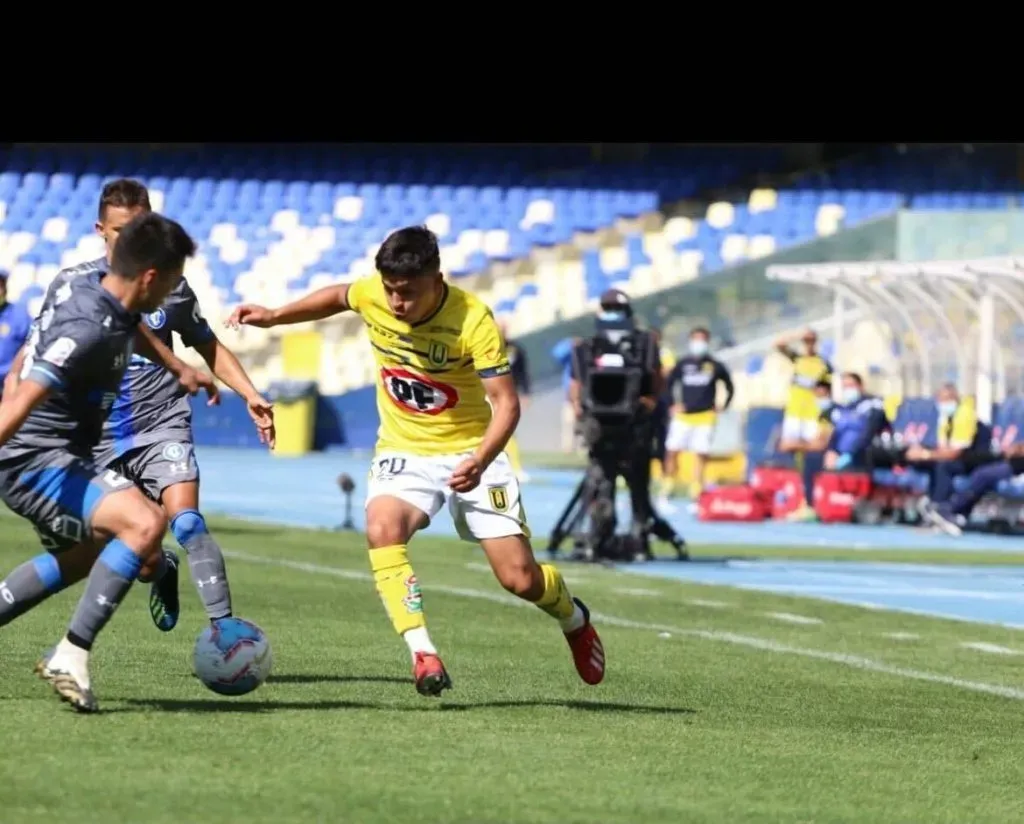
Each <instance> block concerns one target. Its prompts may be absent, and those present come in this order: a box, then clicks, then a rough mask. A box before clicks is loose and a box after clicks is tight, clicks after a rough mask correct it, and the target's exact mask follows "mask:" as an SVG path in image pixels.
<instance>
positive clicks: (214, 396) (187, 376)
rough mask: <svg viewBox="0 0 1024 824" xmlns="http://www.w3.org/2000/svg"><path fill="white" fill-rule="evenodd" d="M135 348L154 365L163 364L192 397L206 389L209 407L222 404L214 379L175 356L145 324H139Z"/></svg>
mask: <svg viewBox="0 0 1024 824" xmlns="http://www.w3.org/2000/svg"><path fill="white" fill-rule="evenodd" d="M135 347H136V349H137V350H138V351H139V353H140V354H142V355H145V356H146V357H147V358H149V360H151V361H153V362H154V363H159V364H161V365H162V366H163V367H164V368H165V369H166V370H167V371H168V372H170V373H171V374H172V375H174V377H176V378H177V379H178V383H180V384H181V385H182V386H184V387H185V389H186V390H188V393H189V394H190V395H197V394H199V390H200V389H204V390H206V395H207V398H208V400H207V406H216V405H217V404H219V403H220V390H219V389H218V388H217V384H216V383H214V380H213V378H211V377H210V376H209V375H207V374H205V373H203V372H200V371H199V370H198V369H193V368H192V367H191V366H189V365H188V364H187V363H185V361H183V360H182V359H181V358H179V357H178V356H177V355H175V354H174V352H172V351H171V349H170V348H169V347H168V346H166V345H165V344H164V342H163V341H162V340H160V338H158V337H157V336H156V335H155V334H153V330H152V329H150V328H149V326H147V325H146V324H145V323H140V324H139V329H138V332H137V333H136V335H135Z"/></svg>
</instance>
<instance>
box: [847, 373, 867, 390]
mask: <svg viewBox="0 0 1024 824" xmlns="http://www.w3.org/2000/svg"><path fill="white" fill-rule="evenodd" d="M843 377H844V378H849V379H850V380H851V381H853V382H854V383H855V384H857V386H859V387H861V388H863V387H864V378H862V377H861V376H860V372H843Z"/></svg>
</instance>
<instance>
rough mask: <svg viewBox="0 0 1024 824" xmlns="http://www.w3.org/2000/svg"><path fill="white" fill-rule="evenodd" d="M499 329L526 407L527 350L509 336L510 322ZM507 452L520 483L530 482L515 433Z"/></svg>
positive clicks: (528, 377) (527, 388) (521, 404)
mask: <svg viewBox="0 0 1024 824" xmlns="http://www.w3.org/2000/svg"><path fill="white" fill-rule="evenodd" d="M498 330H499V331H500V332H501V337H502V339H503V340H504V341H505V351H506V352H507V353H508V364H509V368H510V369H511V375H512V380H513V382H514V383H515V385H516V391H517V392H518V393H519V405H520V406H521V407H522V408H523V409H526V407H527V406H528V405H529V403H530V364H529V361H528V360H527V358H526V352H525V351H523V349H522V348H521V347H520V346H519V344H518V343H517V342H516V341H514V340H512V339H511V338H510V337H509V336H508V324H506V323H499V324H498ZM505 454H506V455H508V459H509V461H511V462H512V470H513V471H514V472H515V473H516V477H517V478H519V483H521V484H525V483H528V482H529V480H530V476H529V475H528V474H527V472H526V470H525V469H523V459H522V456H521V455H520V453H519V442H518V441H516V436H515V435H513V436H512V437H511V438H509V439H508V443H507V444H505Z"/></svg>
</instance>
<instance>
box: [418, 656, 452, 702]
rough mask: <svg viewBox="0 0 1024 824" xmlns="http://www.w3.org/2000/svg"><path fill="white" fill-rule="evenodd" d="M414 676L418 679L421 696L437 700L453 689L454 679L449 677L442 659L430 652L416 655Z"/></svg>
mask: <svg viewBox="0 0 1024 824" xmlns="http://www.w3.org/2000/svg"><path fill="white" fill-rule="evenodd" d="M412 675H413V678H415V679H416V692H418V693H419V694H420V695H428V696H432V697H435V698H436V697H437V696H439V695H440V694H441V693H442V692H444V691H445V690H450V689H451V688H452V679H451V678H449V677H448V672H447V670H445V668H444V664H442V663H441V659H440V658H438V657H437V656H436V655H434V654H432V653H429V652H417V653H416V660H415V661H414V663H413V665H412Z"/></svg>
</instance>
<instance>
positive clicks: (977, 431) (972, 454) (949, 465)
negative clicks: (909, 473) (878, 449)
mask: <svg viewBox="0 0 1024 824" xmlns="http://www.w3.org/2000/svg"><path fill="white" fill-rule="evenodd" d="M935 402H936V405H937V406H938V409H939V427H938V446H937V447H936V448H934V449H928V448H926V447H924V446H921V445H914V446H911V447H910V448H908V449H907V452H906V455H905V457H904V460H905V461H906V462H907V463H909V464H910V465H912V466H913V467H914V469H916V470H918V471H920V472H924V473H926V474H927V475H929V477H930V483H929V489H928V497H929V498H930V499H931V501H932V503H935V504H940V503H945V502H946V501H948V500H949V497H950V495H952V494H953V478H955V477H956V476H957V475H967V474H968V473H970V472H971V470H972V469H974V468H975V467H977V466H979V465H980V464H983V463H990V462H991V461H992V457H991V453H990V452H989V451H988V450H983V449H981V443H980V442H981V440H982V435H983V432H982V428H981V427H979V426H978V416H977V414H975V411H974V407H973V405H972V404H969V403H961V401H960V393H959V392H958V391H957V388H956V386H954V385H953V384H951V383H947V384H945V385H943V386H942V388H941V389H939V391H938V394H937V395H936V397H935Z"/></svg>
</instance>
